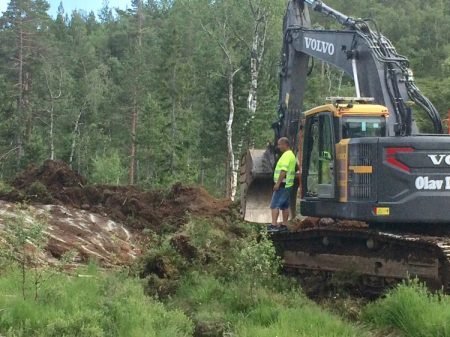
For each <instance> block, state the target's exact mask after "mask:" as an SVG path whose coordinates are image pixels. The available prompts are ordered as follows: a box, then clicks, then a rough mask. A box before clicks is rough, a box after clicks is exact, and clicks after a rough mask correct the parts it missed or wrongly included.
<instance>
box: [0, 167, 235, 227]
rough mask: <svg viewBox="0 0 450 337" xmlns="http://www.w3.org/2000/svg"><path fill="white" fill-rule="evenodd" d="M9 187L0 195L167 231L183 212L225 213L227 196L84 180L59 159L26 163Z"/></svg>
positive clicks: (178, 222)
mask: <svg viewBox="0 0 450 337" xmlns="http://www.w3.org/2000/svg"><path fill="white" fill-rule="evenodd" d="M12 185H13V186H14V188H15V189H14V190H13V191H9V192H8V193H4V192H3V193H0V199H3V200H8V201H31V202H34V203H45V204H57V205H58V204H59V205H65V206H71V207H75V208H80V209H83V210H89V211H90V212H94V213H99V214H102V215H106V216H109V217H111V218H112V219H114V220H117V221H120V222H122V223H125V224H126V225H127V226H128V227H130V228H133V229H139V230H141V229H144V228H149V229H152V230H155V231H158V232H161V231H171V230H175V229H176V228H178V227H179V226H180V225H181V224H183V223H185V222H186V220H187V217H188V216H189V214H192V215H198V216H203V217H208V216H218V215H221V214H226V213H227V212H228V211H229V208H230V202H229V201H228V200H221V199H216V198H214V197H212V196H211V195H209V194H208V192H206V191H205V190H204V189H203V188H201V187H189V186H184V185H182V184H176V185H174V186H173V187H172V188H171V189H170V191H169V192H163V191H144V190H141V189H138V188H136V187H133V186H106V185H86V179H85V178H84V177H82V176H80V175H79V174H78V173H76V172H74V171H73V170H71V169H70V167H69V166H68V165H67V164H66V163H64V162H62V161H51V160H47V161H45V162H44V164H43V165H42V166H41V167H35V166H31V167H29V168H28V169H26V170H25V171H23V172H21V173H20V174H19V175H18V176H17V177H16V178H15V179H14V180H13V183H12Z"/></svg>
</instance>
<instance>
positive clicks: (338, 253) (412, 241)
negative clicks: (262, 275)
mask: <svg viewBox="0 0 450 337" xmlns="http://www.w3.org/2000/svg"><path fill="white" fill-rule="evenodd" d="M271 237H272V240H273V242H274V244H275V247H276V249H277V252H278V254H279V255H280V256H281V257H282V258H283V266H284V269H285V271H286V272H288V273H290V274H294V275H300V276H301V275H303V276H305V275H307V277H310V276H314V275H315V276H317V277H319V278H324V279H327V278H328V279H329V278H330V276H331V275H335V274H347V275H354V276H355V278H354V280H355V281H356V282H355V286H357V287H359V290H360V291H361V292H364V293H372V294H378V293H381V292H382V291H384V290H385V289H386V288H389V287H391V286H392V285H395V284H397V283H398V282H401V281H402V280H405V279H411V278H418V279H419V280H421V281H423V282H425V283H426V284H427V285H428V287H429V288H431V289H434V290H440V289H442V290H443V291H445V292H446V293H449V292H450V236H448V237H447V236H427V235H421V234H406V233H403V234H401V233H395V232H387V231H384V230H378V229H370V228H369V227H368V226H361V225H359V224H358V225H351V226H340V225H339V224H337V225H330V226H320V227H314V228H304V229H301V230H299V231H297V232H282V233H273V234H272V235H271Z"/></svg>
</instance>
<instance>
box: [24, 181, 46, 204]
mask: <svg viewBox="0 0 450 337" xmlns="http://www.w3.org/2000/svg"><path fill="white" fill-rule="evenodd" d="M26 194H27V197H28V198H30V199H31V200H39V202H41V203H51V202H52V201H53V198H52V195H51V194H50V192H49V191H48V190H47V187H46V186H45V185H44V184H43V183H41V182H40V181H34V182H33V183H32V184H31V185H30V186H28V187H27V189H26Z"/></svg>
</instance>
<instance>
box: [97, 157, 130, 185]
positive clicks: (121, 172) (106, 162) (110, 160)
mask: <svg viewBox="0 0 450 337" xmlns="http://www.w3.org/2000/svg"><path fill="white" fill-rule="evenodd" d="M125 173H126V170H125V168H124V167H123V165H122V162H121V160H120V156H119V153H118V152H117V151H114V152H112V153H111V154H105V155H103V156H97V157H95V158H94V159H93V171H92V174H91V176H90V180H91V181H92V182H93V183H98V184H112V185H119V184H120V182H121V181H122V179H123V178H124V177H125Z"/></svg>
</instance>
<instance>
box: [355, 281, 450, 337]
mask: <svg viewBox="0 0 450 337" xmlns="http://www.w3.org/2000/svg"><path fill="white" fill-rule="evenodd" d="M362 319H363V320H365V321H366V322H368V323H371V324H373V325H374V326H376V327H382V328H395V329H398V330H399V331H401V332H402V333H403V334H404V335H405V336H409V337H438V336H439V337H445V336H450V297H448V296H447V295H443V294H442V293H431V292H430V291H429V290H428V289H427V288H426V286H425V285H424V284H422V283H419V281H417V280H412V281H409V282H405V283H403V284H401V285H399V286H397V287H396V288H395V289H393V290H391V291H389V293H388V294H387V295H386V296H385V297H384V298H382V299H379V300H378V301H376V302H374V303H370V304H368V305H367V306H366V308H365V309H364V310H363V313H362Z"/></svg>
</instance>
